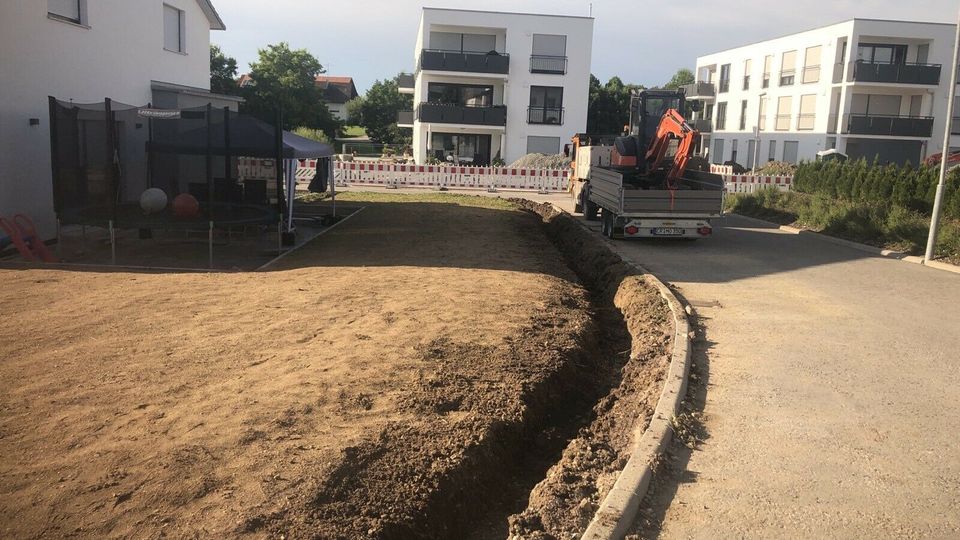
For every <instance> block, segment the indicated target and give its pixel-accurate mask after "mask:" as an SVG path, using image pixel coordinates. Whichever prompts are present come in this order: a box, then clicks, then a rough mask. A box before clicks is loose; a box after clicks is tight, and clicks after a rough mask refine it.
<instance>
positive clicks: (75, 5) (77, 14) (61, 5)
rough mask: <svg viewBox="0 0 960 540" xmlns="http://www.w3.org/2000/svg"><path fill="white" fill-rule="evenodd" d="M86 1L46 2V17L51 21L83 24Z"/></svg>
mask: <svg viewBox="0 0 960 540" xmlns="http://www.w3.org/2000/svg"><path fill="white" fill-rule="evenodd" d="M85 4H86V0H47V15H48V16H49V17H50V18H52V19H59V20H61V21H67V22H72V23H76V24H84V20H83V19H84V15H85V13H84V12H85V11H86V9H85V8H86V5H85Z"/></svg>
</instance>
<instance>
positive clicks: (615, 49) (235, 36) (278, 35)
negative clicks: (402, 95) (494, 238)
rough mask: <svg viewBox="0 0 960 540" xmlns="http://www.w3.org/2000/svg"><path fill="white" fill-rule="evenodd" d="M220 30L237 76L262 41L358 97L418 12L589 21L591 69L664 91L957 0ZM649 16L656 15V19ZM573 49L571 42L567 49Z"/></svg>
mask: <svg viewBox="0 0 960 540" xmlns="http://www.w3.org/2000/svg"><path fill="white" fill-rule="evenodd" d="M213 3H214V5H215V6H216V8H217V11H218V12H219V13H220V16H221V17H222V18H223V21H224V23H225V24H226V26H227V30H226V31H218V32H212V33H211V41H212V42H213V43H215V44H218V45H220V46H221V47H222V48H223V50H224V52H225V53H227V54H228V55H229V56H232V57H234V58H236V59H237V62H238V65H239V69H240V72H241V73H243V72H245V71H247V69H248V64H249V63H250V62H251V61H255V60H256V58H257V50H258V49H260V48H262V47H264V46H265V45H268V44H273V43H277V42H280V41H286V42H288V43H289V44H290V45H291V47H293V48H304V49H307V50H308V51H310V53H311V54H313V55H314V56H315V57H316V58H317V59H318V60H319V61H320V63H321V64H323V66H324V67H325V68H326V69H327V73H328V74H330V75H339V76H350V77H353V79H354V81H355V83H356V85H357V90H359V91H360V93H363V92H364V91H366V89H367V88H369V87H370V85H371V84H373V82H374V81H375V80H377V79H385V78H390V77H393V76H394V75H396V74H397V73H399V72H408V73H409V72H411V71H412V70H413V68H414V43H415V40H416V32H417V26H418V24H419V21H420V8H421V7H423V6H428V7H447V8H464V9H477V8H478V6H479V9H484V10H490V11H512V12H525V13H549V14H555V15H589V14H590V9H591V4H592V9H593V16H594V17H595V19H596V20H595V22H594V34H593V60H592V72H593V73H594V74H595V75H596V76H597V77H598V78H599V79H600V80H601V81H606V80H608V79H609V78H610V77H612V76H614V75H616V76H619V77H620V78H621V79H622V80H623V81H624V82H627V83H637V84H643V85H646V86H654V85H659V84H663V83H665V82H666V81H668V80H669V79H670V77H671V75H673V73H674V72H675V71H676V70H677V69H678V68H681V67H687V68H691V69H692V68H693V67H694V64H695V63H696V58H697V56H702V55H704V54H709V53H712V52H717V51H722V50H724V49H729V48H732V47H737V46H740V45H746V44H749V43H752V42H755V41H761V40H764V39H769V38H774V37H778V36H782V35H786V34H791V33H794V32H799V31H802V30H807V29H810V28H815V27H818V26H824V25H827V24H831V23H834V22H839V21H842V20H845V19H850V18H853V17H862V18H874V19H904V20H920V21H933V22H955V21H956V20H957V9H958V7H960V6H958V0H789V1H784V0H724V1H722V2H721V1H716V0H711V1H698V0H684V1H682V2H680V1H676V0H661V1H656V2H654V1H650V0H594V1H593V2H590V1H589V0H485V1H484V2H476V1H475V0H474V1H472V2H469V1H466V0H436V1H430V2H426V3H424V2H420V1H414V0H337V1H333V0H213ZM654 17H655V18H654ZM572 45H573V44H570V46H572Z"/></svg>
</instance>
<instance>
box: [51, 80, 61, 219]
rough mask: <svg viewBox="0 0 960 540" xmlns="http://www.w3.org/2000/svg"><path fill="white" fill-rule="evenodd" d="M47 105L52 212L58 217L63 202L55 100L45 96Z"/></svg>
mask: <svg viewBox="0 0 960 540" xmlns="http://www.w3.org/2000/svg"><path fill="white" fill-rule="evenodd" d="M47 104H48V105H49V107H50V113H49V114H50V167H51V169H53V170H52V173H53V210H54V211H55V212H56V213H57V215H58V216H59V215H60V212H61V211H62V210H63V202H62V201H61V200H60V159H59V158H60V154H59V152H58V143H59V141H58V140H57V131H58V126H57V98H55V97H53V96H47Z"/></svg>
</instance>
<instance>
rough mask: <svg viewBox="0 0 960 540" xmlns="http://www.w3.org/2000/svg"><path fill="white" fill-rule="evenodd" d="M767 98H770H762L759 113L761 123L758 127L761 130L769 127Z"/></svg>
mask: <svg viewBox="0 0 960 540" xmlns="http://www.w3.org/2000/svg"><path fill="white" fill-rule="evenodd" d="M767 99H768V98H766V97H761V98H760V113H759V114H758V116H759V119H760V124H759V125H758V126H757V128H759V129H760V131H764V130H766V129H767Z"/></svg>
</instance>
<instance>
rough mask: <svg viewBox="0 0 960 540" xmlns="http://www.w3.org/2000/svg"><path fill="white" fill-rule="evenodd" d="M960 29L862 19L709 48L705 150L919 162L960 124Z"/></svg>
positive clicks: (701, 79)
mask: <svg viewBox="0 0 960 540" xmlns="http://www.w3.org/2000/svg"><path fill="white" fill-rule="evenodd" d="M955 29H956V27H955V26H954V25H952V24H940V23H921V22H910V21H886V20H875V19H852V20H848V21H845V22H841V23H838V24H833V25H830V26H825V27H822V28H817V29H814V30H809V31H806V32H800V33H797V34H792V35H789V36H784V37H781V38H777V39H772V40H769V41H763V42H760V43H754V44H752V45H747V46H744V47H738V48H736V49H730V50H726V51H722V52H718V53H714V54H709V55H706V56H701V57H699V58H697V68H696V75H697V83H696V84H693V85H689V86H688V87H687V97H688V99H690V100H698V101H700V102H701V105H702V110H701V111H700V112H698V113H696V114H695V115H694V120H693V122H694V124H695V125H696V127H697V128H698V129H700V130H701V132H702V133H703V137H702V143H701V150H700V152H701V154H703V155H707V156H708V157H709V159H710V161H711V162H713V163H723V162H727V161H734V162H737V163H739V164H740V165H743V166H745V167H747V168H750V167H752V166H753V165H754V162H755V161H756V162H757V163H759V164H763V163H766V162H767V161H770V160H777V161H781V160H782V161H789V162H797V161H799V160H812V159H814V158H815V157H816V154H817V152H819V151H822V150H827V149H836V150H838V151H840V152H843V153H845V154H847V155H849V156H850V157H851V158H860V157H864V158H866V159H868V160H871V161H872V160H873V159H875V158H878V159H880V160H881V161H882V162H895V163H904V162H907V161H910V162H912V163H914V164H917V163H918V162H919V161H920V160H922V159H923V158H925V157H926V156H928V155H930V154H932V153H937V152H940V150H941V145H942V143H943V132H944V127H945V122H948V121H950V122H951V125H955V124H956V123H955V122H953V121H952V120H950V119H948V118H946V111H947V100H948V99H949V94H948V90H949V86H950V63H951V62H952V59H953V40H954V31H955ZM956 127H960V126H955V127H954V130H953V131H954V132H955V133H957V132H960V130H958V129H956ZM758 128H759V130H758ZM758 143H759V144H758ZM951 145H956V146H960V135H957V136H954V137H952V138H951Z"/></svg>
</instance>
